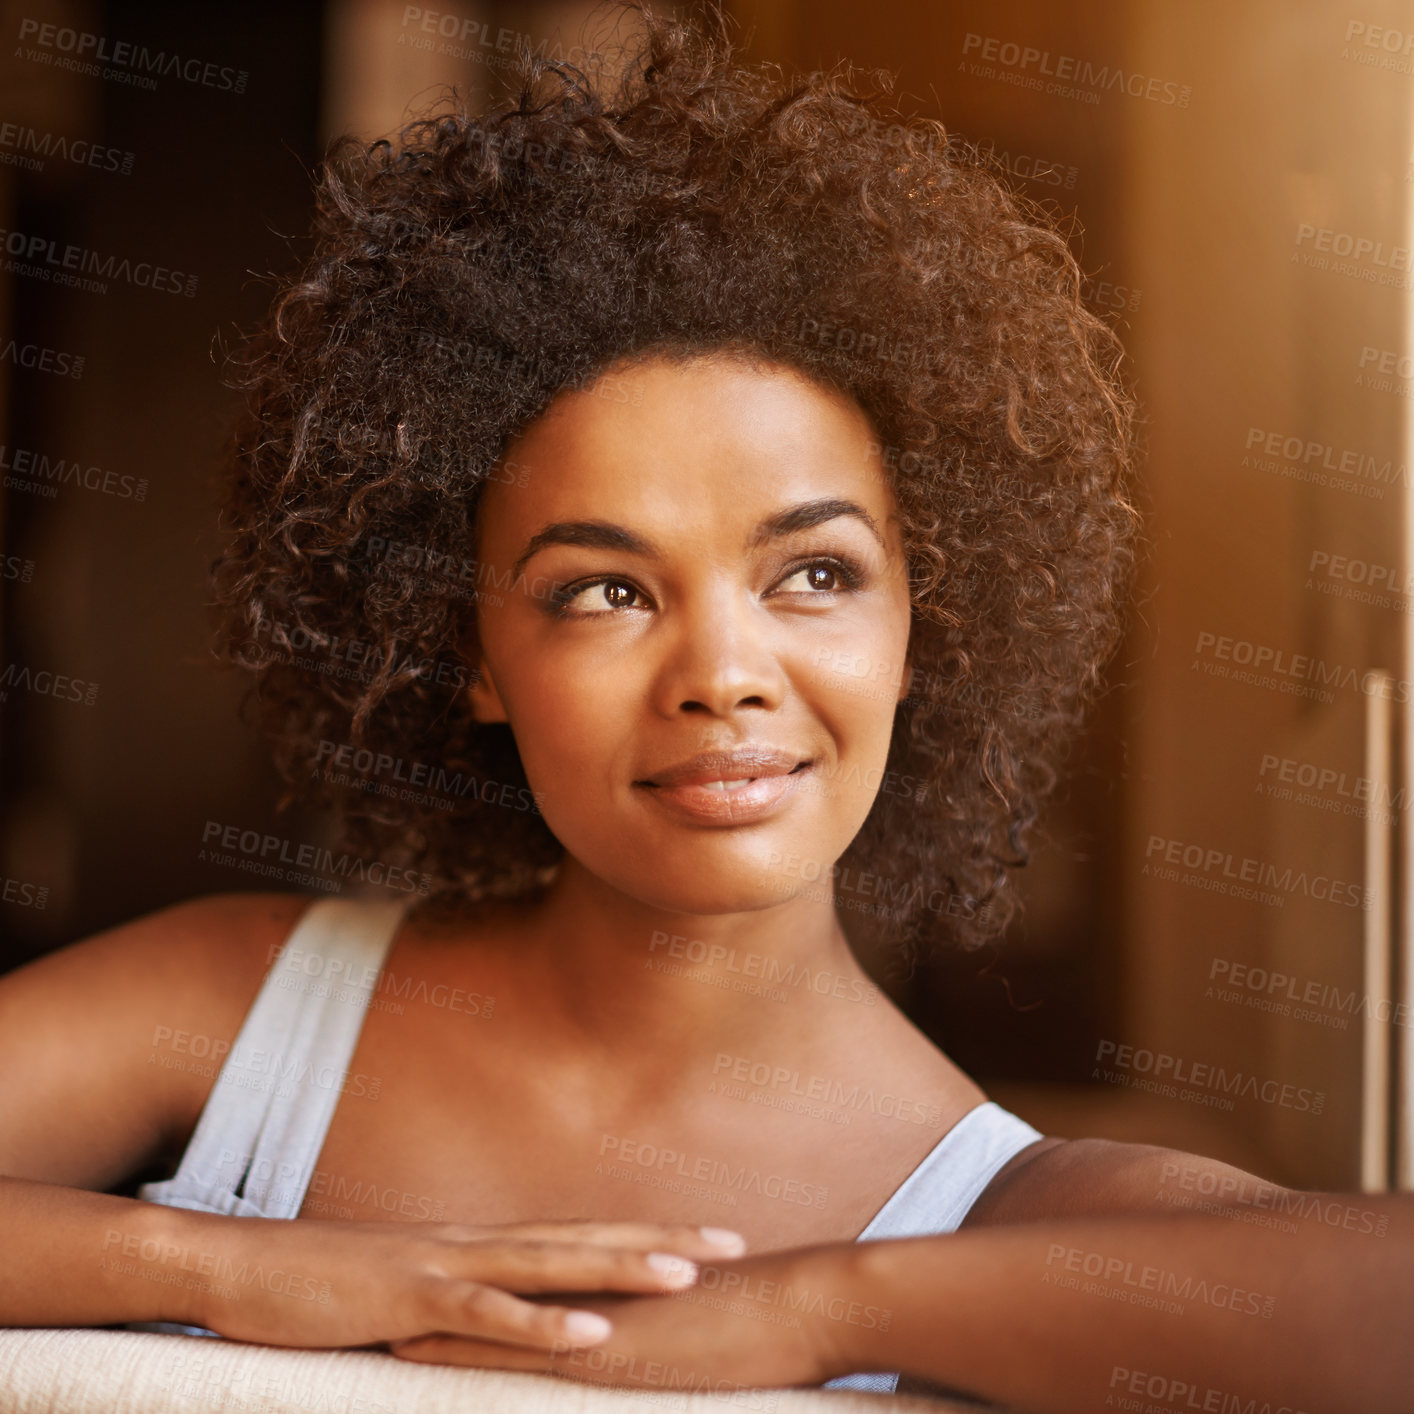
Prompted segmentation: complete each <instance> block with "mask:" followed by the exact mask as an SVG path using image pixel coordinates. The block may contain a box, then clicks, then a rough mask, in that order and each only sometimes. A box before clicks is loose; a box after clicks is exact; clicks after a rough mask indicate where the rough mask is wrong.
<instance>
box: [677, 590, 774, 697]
mask: <svg viewBox="0 0 1414 1414" xmlns="http://www.w3.org/2000/svg"><path fill="white" fill-rule="evenodd" d="M663 628H664V632H663V634H662V636H661V638H660V640H659V641H660V644H661V652H662V660H661V663H660V666H659V670H658V674H657V685H656V690H655V697H656V699H657V702H656V705H657V707H658V710H659V711H660V712H662V713H663V714H664V715H666V716H672V715H675V714H677V713H679V712H705V713H709V714H710V715H712V716H716V717H725V716H729V715H731V713H733V712H735V711H736V710H737V709H738V708H742V707H759V708H768V709H773V708H777V707H779V706H780V705H781V703H782V702H783V701H784V700H785V694H786V674H785V671H784V669H783V668H782V666H781V662H780V656H779V653H780V647H781V645H780V641H779V639H780V632H781V627H780V625H779V624H777V623H776V622H774V620H773V619H772V617H771V615H769V614H768V613H766V612H765V611H764V610H762V609H761V608H760V606H759V605H757V604H755V603H754V601H753V600H751V599H750V598H749V597H748V596H730V595H717V596H714V597H713V598H712V600H711V602H697V603H692V604H689V603H686V602H684V603H682V604H681V605H679V606H678V608H677V609H676V610H675V611H674V613H673V614H672V615H671V616H670V617H669V618H668V620H667V621H666V622H665V623H664V625H663Z"/></svg>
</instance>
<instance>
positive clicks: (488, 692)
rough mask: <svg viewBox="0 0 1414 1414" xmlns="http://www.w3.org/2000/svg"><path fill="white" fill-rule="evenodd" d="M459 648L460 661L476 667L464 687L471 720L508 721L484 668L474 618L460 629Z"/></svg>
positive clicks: (484, 661) (479, 637) (493, 684)
mask: <svg viewBox="0 0 1414 1414" xmlns="http://www.w3.org/2000/svg"><path fill="white" fill-rule="evenodd" d="M460 648H461V659H462V661H463V662H464V663H474V664H475V665H476V666H475V667H474V668H473V669H472V672H471V681H470V682H469V683H468V684H467V686H466V700H467V702H468V703H469V704H470V706H471V716H472V720H473V721H476V722H481V723H487V722H505V721H509V718H508V717H507V716H506V709H505V706H504V705H503V704H502V702H501V694H500V693H499V692H498V691H497V690H496V684H495V682H494V681H493V680H492V678H491V672H490V669H489V668H487V666H486V657H485V655H484V654H483V653H482V651H481V636H480V634H478V633H477V625H476V619H475V617H472V618H471V619H469V620H468V621H467V622H466V624H465V625H464V627H463V628H462V632H461V637H460Z"/></svg>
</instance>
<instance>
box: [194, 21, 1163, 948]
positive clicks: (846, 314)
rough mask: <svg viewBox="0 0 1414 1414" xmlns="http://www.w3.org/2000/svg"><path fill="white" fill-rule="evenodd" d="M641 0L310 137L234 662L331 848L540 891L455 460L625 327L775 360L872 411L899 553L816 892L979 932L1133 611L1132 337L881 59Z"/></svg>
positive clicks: (1029, 212) (472, 471)
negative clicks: (392, 115) (616, 34)
mask: <svg viewBox="0 0 1414 1414" xmlns="http://www.w3.org/2000/svg"><path fill="white" fill-rule="evenodd" d="M632 8H633V9H634V10H636V11H637V12H638V13H639V15H640V17H641V20H642V24H643V29H642V38H641V42H640V44H639V45H638V47H637V48H636V49H635V50H634V51H633V52H632V53H631V54H630V55H629V56H628V61H627V62H626V63H625V65H624V66H623V68H622V71H621V72H620V74H619V77H618V80H617V81H616V84H615V87H614V89H613V91H612V92H610V91H607V85H606V84H605V83H602V82H600V81H599V79H598V75H597V73H596V78H595V80H594V81H591V79H590V76H589V75H587V74H586V73H585V72H584V70H583V69H580V68H575V67H573V66H570V65H567V64H563V63H556V62H550V61H547V60H546V59H544V58H543V57H538V56H534V55H532V54H531V53H530V52H529V50H528V48H526V47H525V46H524V44H522V48H521V51H520V52H519V53H518V55H517V62H516V68H515V71H514V84H513V86H512V90H511V91H512V92H513V93H514V95H515V96H514V98H513V99H510V100H507V101H506V102H504V103H503V104H501V105H499V106H496V107H494V108H493V109H492V110H491V111H489V112H487V113H485V114H484V115H483V116H474V115H472V114H471V113H469V112H468V111H467V110H466V107H465V105H464V103H463V102H462V100H461V99H460V97H459V96H458V94H457V93H456V91H455V90H452V91H451V98H450V101H446V100H444V101H443V103H442V104H441V105H439V107H438V108H434V109H433V110H431V111H429V112H428V113H427V114H426V115H425V116H423V117H421V118H420V119H418V120H417V121H414V122H411V123H409V124H407V125H406V126H405V127H404V128H402V130H401V131H400V133H399V134H398V136H397V140H396V142H394V143H390V142H388V141H386V140H380V141H378V142H374V143H372V144H368V143H366V142H360V141H359V140H357V139H355V138H353V137H344V138H341V139H339V140H338V141H337V142H336V143H334V144H333V145H332V146H331V147H330V149H329V151H328V153H327V154H326V158H325V161H324V163H323V165H322V167H321V169H320V172H319V175H318V183H317V199H316V216H315V221H314V230H313V236H314V246H313V253H312V255H311V256H310V257H309V259H308V260H307V261H306V262H305V264H304V266H303V268H302V269H301V270H300V271H299V272H298V273H297V274H296V275H294V276H293V277H291V278H289V279H287V280H285V281H284V282H283V284H282V285H281V286H280V287H279V289H278V291H277V295H276V298H275V299H274V301H273V304H272V307H271V310H270V313H269V315H268V317H267V318H266V319H265V320H264V322H263V323H262V324H261V325H260V327H259V328H258V329H257V330H256V331H254V333H253V335H252V336H251V337H250V338H249V339H248V341H247V342H246V345H245V351H244V355H243V357H242V358H241V359H240V360H239V362H238V371H237V373H236V375H235V377H234V380H233V381H234V382H235V384H236V386H238V387H240V388H242V389H243V390H244V392H245V394H246V400H245V408H246V410H245V412H244V414H243V417H242V421H241V423H240V425H239V428H238V430H237V434H236V437H235V445H234V448H233V459H232V461H233V467H232V470H233V475H232V478H231V482H232V484H231V489H230V493H229V497H228V503H227V507H226V512H225V514H226V517H227V520H228V522H229V524H230V526H231V528H232V530H233V538H232V540H231V543H230V544H229V547H228V548H227V550H226V551H225V553H224V554H223V555H222V556H221V557H220V558H219V559H218V560H217V561H216V563H215V565H214V566H213V571H212V575H213V586H214V591H215V608H216V609H217V611H218V614H219V622H220V634H219V653H220V655H221V656H223V657H224V658H226V659H227V660H229V661H233V662H235V663H237V664H239V665H241V666H243V667H245V668H249V669H253V670H254V673H255V682H254V685H253V693H254V700H255V702H256V704H257V707H258V718H259V721H260V723H261V725H262V726H263V728H264V730H265V731H266V732H267V733H268V735H269V737H270V738H271V740H272V741H273V744H274V749H275V755H276V761H277V764H278V767H279V769H280V771H281V774H282V776H283V777H284V779H285V780H286V781H287V782H288V783H289V786H290V789H289V790H288V791H287V792H286V794H285V797H284V799H283V800H282V801H281V808H283V807H284V806H285V805H286V804H287V803H289V802H290V801H291V800H293V799H295V798H297V797H300V796H301V795H303V796H304V797H305V798H308V799H310V800H311V801H312V802H313V803H316V804H318V805H321V806H324V807H329V808H331V809H332V810H333V812H334V818H335V819H336V820H337V822H338V827H339V832H340V833H339V843H340V844H341V845H342V846H343V847H344V848H346V849H351V850H354V851H356V852H358V853H359V854H360V855H371V856H373V857H376V858H377V859H380V860H384V861H389V862H395V863H400V864H402V865H403V866H404V867H407V868H410V869H418V870H423V871H426V873H427V874H428V875H430V876H431V889H430V892H431V893H432V895H433V896H435V897H436V898H439V899H441V900H442V901H443V903H444V904H449V903H454V902H455V901H457V900H468V899H476V898H481V897H488V896H493V895H494V896H515V895H522V894H525V893H527V892H528V891H532V890H534V889H535V888H536V887H538V886H539V885H540V884H543V882H544V881H545V880H546V879H547V878H548V877H550V874H551V873H552V872H553V867H554V865H555V863H556V861H557V860H558V859H559V858H560V857H561V855H562V854H563V847H562V846H561V845H560V843H559V842H558V841H557V840H556V839H555V837H554V836H553V835H552V834H551V833H550V831H549V829H548V827H547V826H546V824H545V822H544V820H543V818H542V817H541V816H540V814H539V813H538V811H537V810H536V809H535V803H534V799H533V797H532V795H531V793H530V791H529V790H528V789H527V784H528V783H527V782H526V778H525V775H524V772H523V770H522V768H521V764H520V759H519V756H518V754H517V752H516V747H515V742H514V739H513V736H512V734H511V731H510V728H509V727H507V726H506V725H505V724H499V725H479V724H477V723H476V722H475V721H473V719H472V717H471V713H470V708H469V704H468V702H467V695H466V693H465V692H464V691H463V688H464V687H465V685H466V683H467V681H468V680H469V677H470V674H471V672H472V669H471V667H470V664H471V663H474V662H475V658H474V657H469V656H468V644H471V645H474V643H475V636H474V635H475V614H474V603H475V594H476V581H477V579H478V577H479V568H478V566H476V565H475V564H474V562H473V561H472V560H471V559H469V555H470V554H471V549H470V547H472V546H474V544H475V536H474V532H475V518H476V506H477V502H478V491H479V489H480V488H481V487H482V486H483V485H484V484H485V482H486V481H487V479H488V477H490V476H506V475H513V474H514V472H513V470H510V469H508V464H506V463H505V462H504V460H503V458H504V455H505V452H506V449H507V446H508V444H509V443H510V441H511V439H512V438H513V437H514V436H515V435H516V434H517V433H518V432H519V431H521V430H523V429H524V428H525V427H526V426H527V424H528V423H529V422H530V421H531V420H532V419H534V418H536V417H537V416H538V415H539V414H541V413H542V412H544V411H545V409H546V407H547V406H548V404H549V403H550V402H551V400H552V399H553V398H554V397H555V396H556V394H557V393H558V392H560V391H561V390H562V389H565V388H569V387H586V386H605V387H609V386H611V385H612V380H611V379H609V380H606V382H605V383H604V384H596V383H595V380H596V379H598V378H599V377H600V375H604V374H607V373H609V372H610V371H611V370H612V369H613V367H614V366H615V365H616V364H619V363H621V362H622V361H624V360H626V359H631V358H635V357H640V356H646V355H652V354H654V353H656V352H666V353H667V354H669V355H673V354H677V355H681V356H687V355H692V354H694V353H702V352H711V351H721V350H731V349H733V348H735V349H740V350H743V351H747V352H749V353H751V354H753V355H754V356H757V357H764V358H766V359H769V360H772V361H774V362H776V363H779V364H783V365H787V366H789V367H792V368H794V369H796V370H798V371H800V372H803V373H805V374H806V375H808V376H810V377H811V378H813V379H815V380H816V381H817V382H819V383H820V384H822V385H824V386H826V387H829V388H835V389H840V390H842V391H844V392H846V393H848V394H849V395H850V396H851V397H852V398H853V399H854V400H855V401H856V402H857V403H858V405H859V406H860V407H861V408H862V409H863V410H864V412H865V413H866V415H867V416H868V417H869V418H870V419H871V421H872V424H873V426H874V428H875V429H876V430H877V434H878V439H879V442H878V452H879V456H880V459H881V462H882V464H883V466H884V467H885V469H886V474H887V475H888V477H889V478H890V482H891V485H892V488H893V493H894V495H895V497H896V500H897V504H898V508H899V512H900V515H901V519H902V527H903V540H904V547H905V551H906V554H907V557H908V564H909V576H910V583H911V600H912V612H913V623H912V629H911V640H910V641H911V645H912V662H913V676H912V679H911V682H910V687H909V694H908V696H907V697H906V698H905V699H904V700H903V701H902V702H901V703H900V704H899V706H898V709H897V717H896V721H895V730H894V734H893V740H892V744H891V747H890V756H889V762H888V767H889V770H888V773H887V774H886V775H885V777H884V779H883V781H882V782H881V788H880V790H879V793H878V795H877V797H876V799H875V802H874V806H873V808H872V810H871V813H870V814H869V816H868V818H867V820H866V821H865V824H864V826H863V828H862V829H861V830H860V832H859V834H858V835H857V836H856V838H855V839H854V841H853V842H852V843H851V845H850V846H849V849H848V850H847V851H846V853H845V855H844V856H843V857H842V859H841V860H840V861H839V863H838V864H837V865H836V866H835V870H834V871H833V873H834V880H835V888H836V896H837V900H838V902H839V903H840V905H841V906H844V907H853V908H855V909H857V910H858V914H859V917H860V918H865V917H868V916H872V917H873V918H874V919H876V920H877V922H878V923H879V924H881V925H887V929H888V934H887V936H888V938H889V940H890V943H891V944H892V945H893V946H895V947H897V948H898V949H899V950H900V952H901V953H907V954H908V955H910V956H914V955H916V947H917V944H918V943H920V942H923V941H925V940H929V939H931V940H933V941H944V940H951V941H953V942H956V943H960V944H962V945H964V946H972V945H977V944H980V943H981V942H983V941H984V940H986V939H988V938H990V937H992V936H994V935H996V934H998V933H1000V932H1001V931H1002V930H1003V929H1004V928H1005V926H1006V924H1007V922H1008V920H1009V919H1010V917H1011V916H1012V914H1013V912H1014V910H1015V908H1016V906H1017V899H1016V895H1015V891H1014V889H1013V888H1009V887H1008V886H1007V885H1008V874H1007V870H1008V869H1009V868H1016V867H1019V866H1021V865H1024V864H1025V863H1026V862H1027V859H1028V853H1027V845H1026V842H1025V835H1026V832H1027V830H1028V828H1029V827H1030V826H1031V825H1032V823H1033V822H1034V820H1035V819H1036V816H1037V810H1038V802H1039V801H1040V800H1041V799H1042V798H1043V797H1044V796H1045V795H1046V794H1047V793H1048V792H1049V791H1050V790H1051V789H1052V788H1053V786H1054V785H1055V783H1056V780H1057V779H1058V767H1059V760H1060V754H1061V753H1062V751H1063V750H1064V748H1065V743H1066V742H1067V740H1068V739H1069V738H1071V737H1072V736H1073V734H1074V732H1075V730H1076V728H1078V726H1079V725H1080V723H1081V720H1082V716H1083V712H1084V710H1085V708H1086V707H1087V706H1088V703H1089V701H1090V699H1091V697H1092V696H1093V695H1094V693H1095V691H1096V690H1097V689H1098V687H1099V683H1100V671H1101V669H1102V667H1103V666H1104V664H1105V662H1106V661H1107V660H1108V658H1109V657H1110V655H1111V654H1112V652H1113V651H1114V649H1115V647H1116V646H1117V644H1118V642H1119V640H1120V636H1121V633H1122V621H1123V613H1124V605H1125V600H1126V598H1127V595H1128V592H1129V588H1130V580H1131V576H1132V573H1133V569H1134V562H1135V546H1136V543H1137V538H1138V530H1139V517H1138V512H1137V511H1136V508H1135V505H1134V503H1133V500H1132V492H1131V488H1130V486H1129V484H1128V481H1129V477H1130V475H1131V473H1132V469H1133V464H1134V461H1135V460H1136V458H1135V454H1134V445H1135V421H1136V416H1135V409H1136V406H1137V405H1136V402H1135V400H1134V398H1133V397H1132V395H1131V394H1130V392H1129V391H1128V389H1127V388H1126V386H1125V383H1124V381H1123V380H1122V379H1121V376H1120V373H1119V364H1120V361H1121V358H1122V350H1121V346H1120V343H1119V339H1118V337H1117V336H1116V334H1115V333H1114V332H1113V331H1112V329H1111V328H1110V326H1109V325H1108V324H1107V323H1105V322H1104V321H1103V320H1102V319H1101V318H1100V317H1098V316H1097V315H1096V314H1094V313H1092V312H1090V311H1089V310H1088V309H1087V308H1086V307H1085V305H1084V303H1083V301H1082V296H1081V288H1082V279H1083V276H1082V272H1081V270H1080V267H1079V266H1078V264H1077V262H1076V260H1075V258H1074V256H1073V255H1072V253H1071V251H1070V249H1069V247H1068V244H1067V241H1066V239H1065V238H1064V236H1063V235H1062V234H1060V233H1059V232H1058V231H1057V230H1056V229H1055V224H1054V218H1052V217H1050V216H1048V215H1046V214H1045V213H1044V212H1043V211H1042V210H1041V208H1039V207H1037V206H1035V205H1034V204H1033V203H1031V202H1029V201H1028V200H1027V199H1026V198H1025V197H1023V196H1020V195H1019V194H1017V193H1016V192H1014V191H1013V190H1012V189H1011V188H1010V187H1009V185H1008V184H1007V183H1006V182H1005V181H1004V180H1002V179H1001V178H1000V177H999V176H998V175H997V173H996V172H995V171H994V170H993V169H992V168H991V167H990V166H989V165H988V163H987V162H985V161H984V160H983V159H982V158H981V157H980V155H979V154H978V153H977V151H976V149H975V148H973V147H971V146H970V145H968V144H961V145H960V144H958V143H957V142H956V141H955V140H949V134H948V132H947V130H946V128H945V127H944V126H943V124H942V123H940V122H936V121H931V120H927V119H918V118H913V119H904V118H901V117H899V116H898V115H897V114H896V113H894V112H891V111H889V110H888V109H886V108H885V107H884V106H883V104H882V103H881V101H880V100H881V97H882V95H885V94H887V93H889V92H890V91H891V89H892V83H893V80H892V78H891V76H890V75H888V74H887V73H886V72H884V71H874V72H873V73H871V74H870V75H869V82H868V83H867V84H866V85H864V86H863V87H861V86H860V85H859V83H858V82H857V81H856V77H855V71H854V70H853V68H852V67H851V66H848V65H837V66H836V68H835V69H834V70H831V71H828V72H817V73H811V74H809V75H805V76H800V77H795V78H790V79H787V78H786V77H785V76H784V75H783V74H782V73H781V71H780V70H779V68H778V67H777V66H774V65H760V66H756V67H748V66H745V65H742V64H740V63H738V62H736V61H735V60H734V58H733V53H732V44H731V41H730V39H729V37H728V34H727V31H726V21H725V19H724V17H723V16H722V15H721V13H720V11H716V10H711V11H709V18H708V20H707V21H706V22H702V21H697V22H690V21H682V20H674V19H666V18H663V17H661V16H659V15H657V14H655V13H654V12H653V11H652V10H651V9H649V8H648V7H647V6H646V5H636V6H633V7H632ZM591 67H593V68H595V69H596V71H597V69H598V65H597V63H596V64H592V65H591ZM509 466H510V467H513V464H509ZM355 665H356V666H355ZM390 762H391V763H395V764H393V765H389V764H388V763H390ZM336 763H338V764H341V765H343V766H347V767H348V770H347V771H340V772H338V773H336V772H335V771H334V770H333V769H332V768H333V766H334V765H335V764H336ZM394 782H399V783H400V784H399V785H398V786H397V788H396V789H395V788H394V787H393V783H394ZM409 782H410V783H411V786H412V787H416V788H410V787H409V786H408V785H406V784H402V783H409ZM424 786H425V787H427V789H422V787H424ZM851 891H852V892H854V893H855V894H857V895H860V897H859V898H856V899H851V898H850V897H849V895H850V893H851ZM871 926H873V925H871Z"/></svg>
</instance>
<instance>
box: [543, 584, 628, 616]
mask: <svg viewBox="0 0 1414 1414" xmlns="http://www.w3.org/2000/svg"><path fill="white" fill-rule="evenodd" d="M595 593H597V594H598V595H599V598H598V600H597V601H596V600H594V599H592V598H587V596H589V595H591V594H595ZM639 597H641V596H640V595H639V592H638V590H637V589H635V588H634V587H633V585H631V584H630V583H629V582H628V581H627V580H626V579H600V580H592V581H590V583H588V584H569V585H565V586H564V587H563V588H561V589H557V590H556V591H555V592H554V594H552V595H551V596H550V604H551V607H552V608H553V609H554V611H555V612H556V613H557V614H561V615H563V616H564V617H566V618H570V617H573V616H574V614H580V615H585V614H596V613H607V612H609V611H611V610H613V609H631V608H633V607H634V603H633V601H634V600H635V599H636V598H639ZM581 600H583V601H584V603H582V604H581V605H580V607H579V608H577V609H575V610H574V614H571V612H570V607H569V606H570V605H571V604H574V603H577V602H578V601H581Z"/></svg>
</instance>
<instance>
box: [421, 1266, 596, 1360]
mask: <svg viewBox="0 0 1414 1414" xmlns="http://www.w3.org/2000/svg"><path fill="white" fill-rule="evenodd" d="M425 1319H426V1320H427V1322H428V1324H429V1325H430V1326H431V1327H432V1330H433V1331H437V1332H445V1333H446V1334H449V1335H458V1336H468V1337H471V1338H473V1339H476V1340H482V1341H494V1342H499V1343H502V1344H505V1345H515V1346H522V1347H528V1348H530V1349H533V1350H538V1351H540V1352H541V1356H542V1359H543V1358H544V1357H545V1355H546V1354H547V1353H548V1352H549V1351H551V1350H557V1349H558V1350H566V1349H568V1348H579V1347H581V1346H590V1345H597V1344H598V1343H599V1342H600V1341H602V1340H604V1339H606V1338H607V1337H608V1335H609V1332H610V1331H611V1330H612V1324H611V1323H610V1321H609V1318H608V1317H607V1316H601V1315H599V1314H598V1313H597V1312H594V1311H581V1310H576V1309H575V1308H574V1307H572V1306H552V1305H548V1304H539V1303H536V1302H534V1301H522V1300H521V1299H520V1298H519V1297H518V1296H513V1295H512V1294H511V1293H510V1292H509V1291H502V1290H501V1289H500V1288H499V1287H495V1286H487V1285H485V1284H483V1283H482V1282H479V1281H448V1282H443V1283H441V1284H440V1286H439V1289H438V1290H437V1291H436V1294H435V1295H434V1296H433V1298H432V1300H431V1302H430V1303H429V1307H428V1309H427V1313H426V1317H425Z"/></svg>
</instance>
